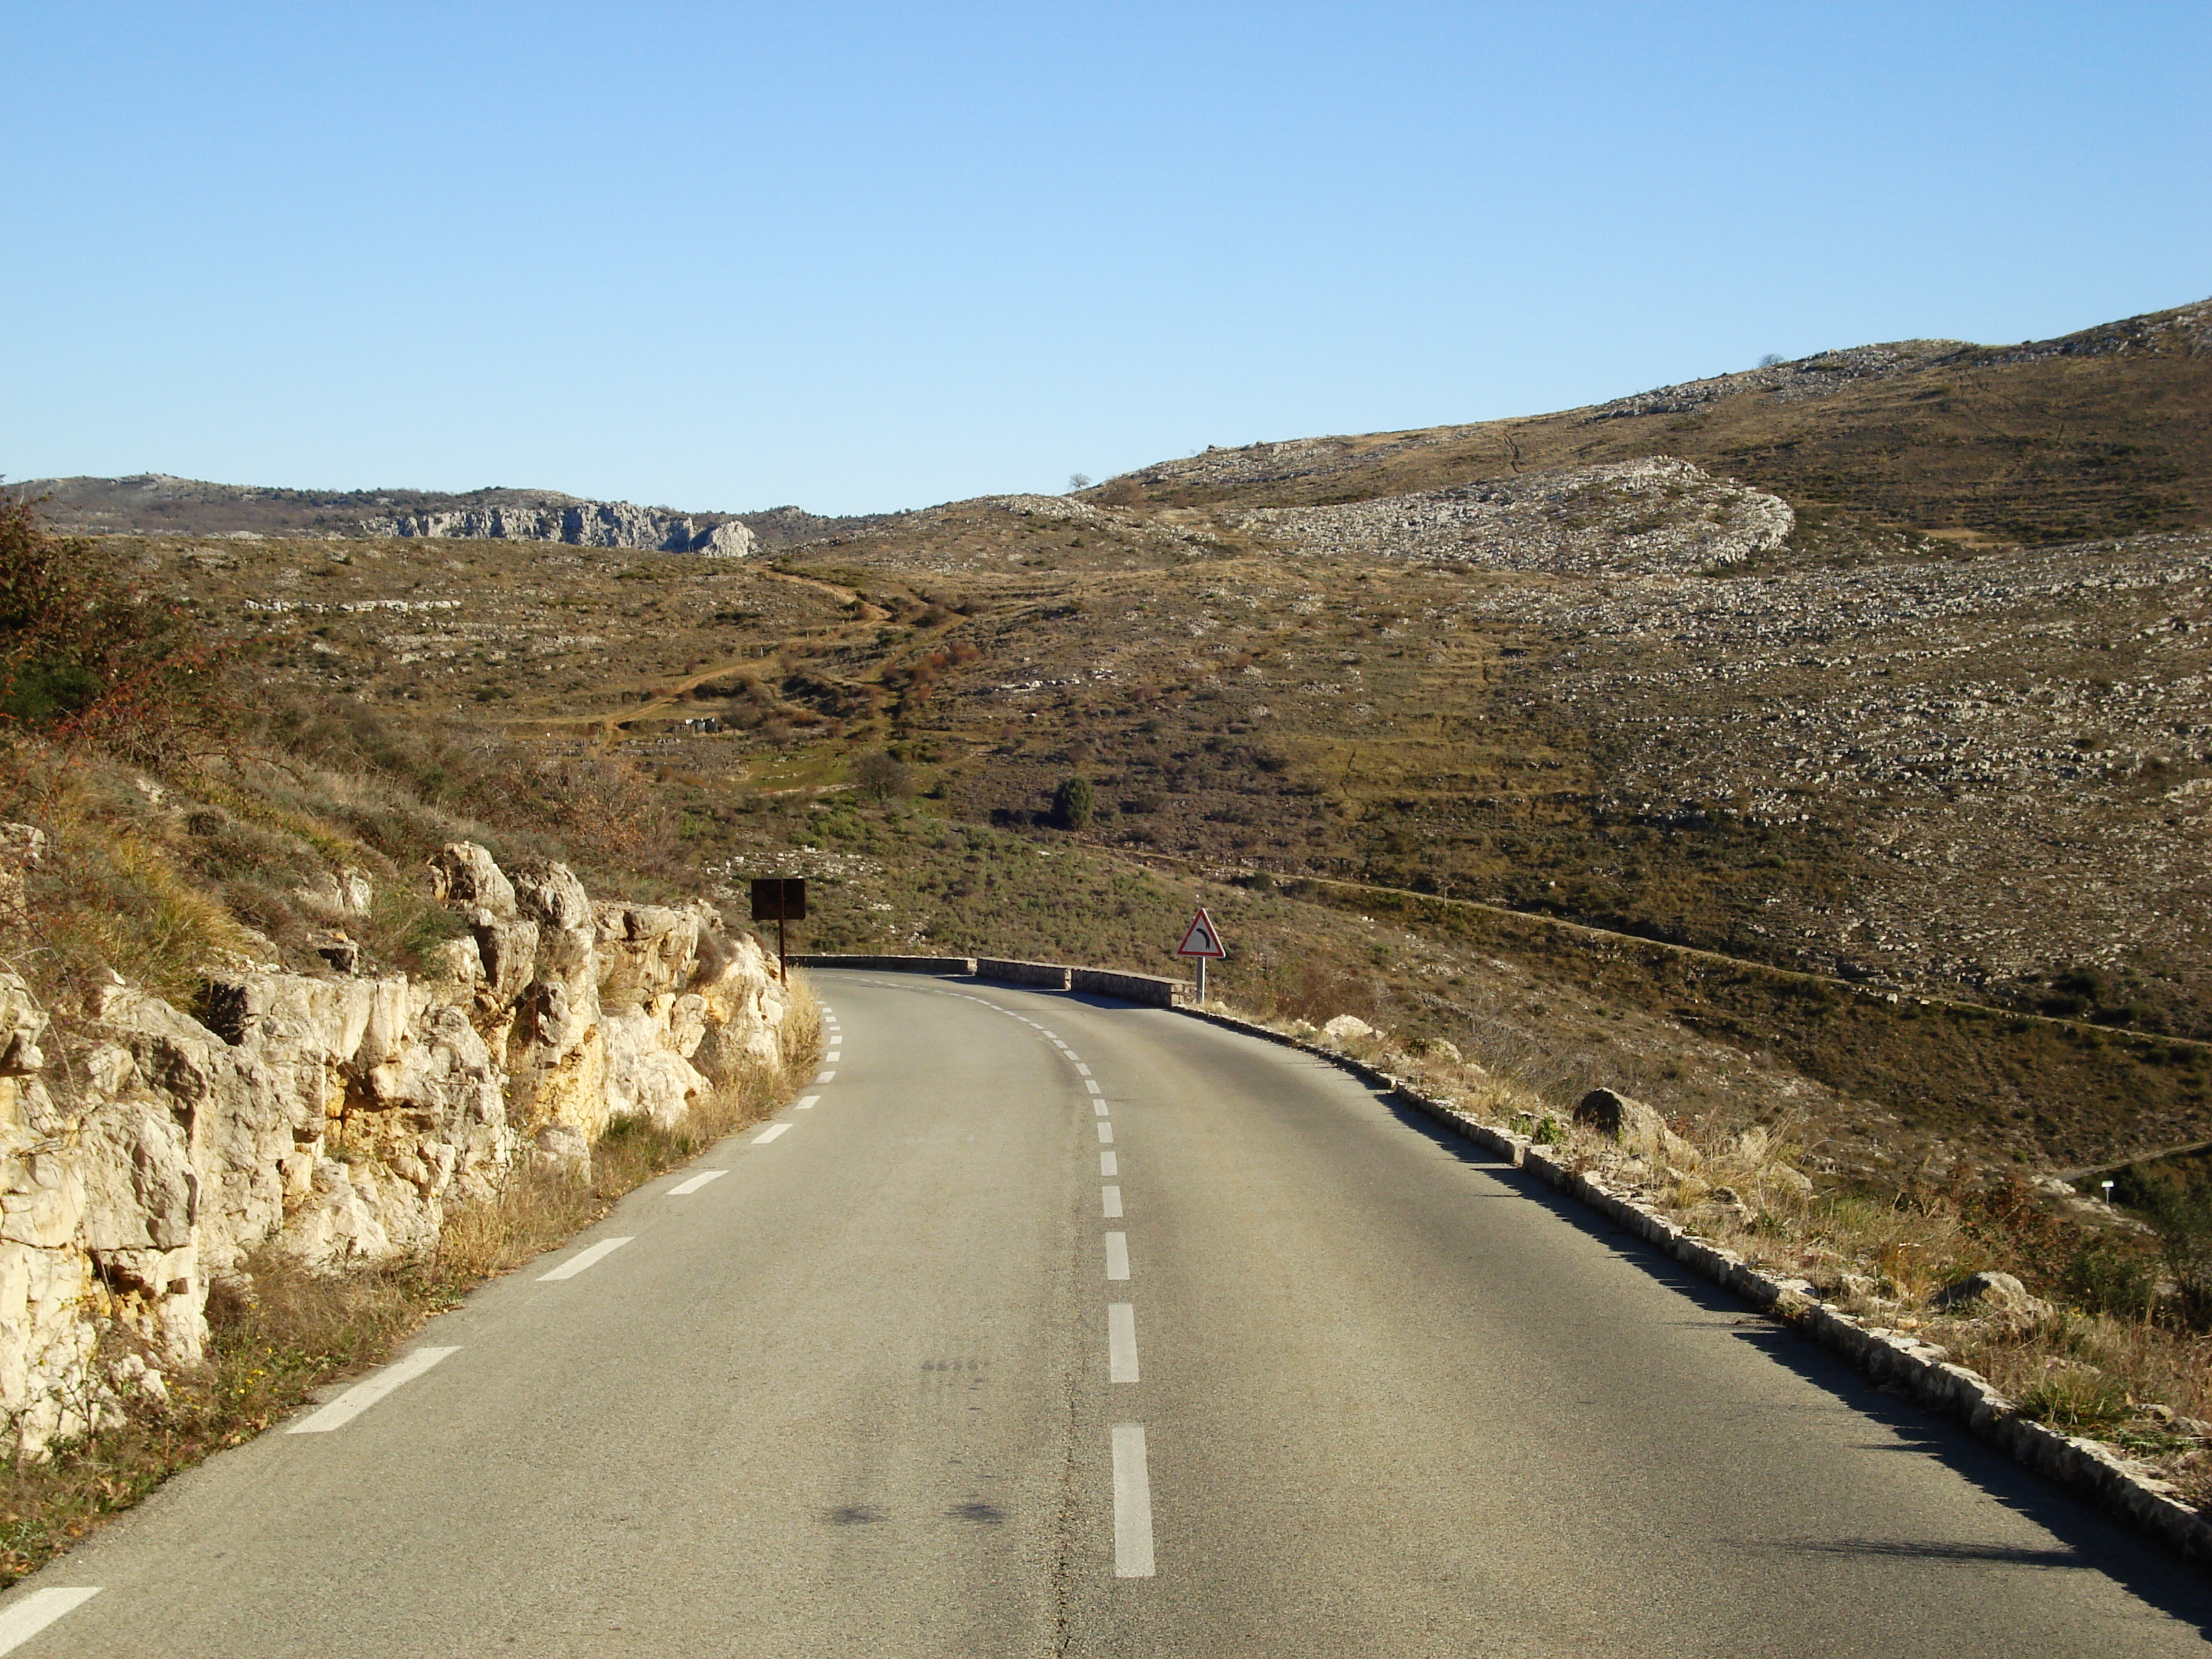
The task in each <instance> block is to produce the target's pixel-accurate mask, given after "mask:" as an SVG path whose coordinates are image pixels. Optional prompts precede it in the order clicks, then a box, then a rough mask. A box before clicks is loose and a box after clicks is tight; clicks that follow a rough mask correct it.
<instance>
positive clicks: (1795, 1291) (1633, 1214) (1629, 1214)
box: [1181, 1008, 2212, 1563]
mask: <svg viewBox="0 0 2212 1659" xmlns="http://www.w3.org/2000/svg"><path fill="white" fill-rule="evenodd" d="M1181 1012H1183V1013H1186V1014H1188V1015H1190V1016H1192V1017H1193V1018H1197V1019H1202V1020H1205V1021H1206V1022H1207V1023H1208V1024H1213V1025H1219V1026H1222V1027H1224V1028H1225V1029H1226V1030H1232V1031H1239V1032H1242V1033H1243V1034H1244V1035H1245V1036H1256V1037H1263V1038H1265V1039H1266V1040H1267V1041H1268V1042H1275V1043H1279V1044H1281V1045H1282V1046H1284V1047H1285V1048H1297V1049H1299V1050H1301V1051H1302V1052H1304V1053H1306V1054H1313V1055H1315V1056H1316V1057H1317V1058H1320V1059H1322V1060H1328V1061H1330V1062H1331V1063H1333V1064H1334V1065H1336V1066H1341V1067H1342V1068H1343V1069H1344V1070H1346V1071H1347V1072H1349V1073H1352V1075H1353V1076H1354V1077H1357V1078H1358V1079H1359V1080H1360V1081H1361V1082H1363V1083H1365V1084H1367V1085H1370V1087H1372V1088H1375V1089H1376V1090H1379V1091H1382V1092H1383V1093H1384V1094H1387V1095H1388V1096H1389V1097H1391V1098H1392V1099H1394V1100H1396V1101H1399V1102H1401V1103H1404V1104H1405V1105H1407V1106H1410V1107H1412V1108H1413V1109H1414V1110H1415V1111H1418V1112H1419V1113H1420V1114H1421V1115H1423V1116H1425V1117H1427V1118H1430V1119H1431V1120H1433V1121H1435V1122H1437V1123H1438V1124H1441V1125H1442V1126H1443V1127H1445V1128H1448V1129H1449V1130H1451V1131H1452V1132H1453V1133H1456V1134H1458V1135H1461V1136H1462V1137H1464V1138H1465V1139H1468V1140H1471V1141H1473V1142H1474V1144H1475V1145H1476V1146H1480V1147H1481V1148H1483V1149H1484V1150H1485V1151H1486V1152H1492V1153H1495V1154H1496V1155H1497V1156H1498V1157H1499V1158H1504V1160H1505V1161H1506V1162H1508V1163H1510V1164H1513V1165H1514V1166H1515V1167H1516V1168H1517V1169H1521V1170H1526V1171H1527V1172H1528V1174H1530V1175H1532V1176H1535V1177H1536V1178H1537V1179H1538V1180H1540V1181H1542V1182H1544V1183H1545V1184H1546V1185H1547V1186H1550V1187H1554V1188H1558V1189H1559V1191H1560V1192H1563V1193H1565V1194H1567V1195H1568V1196H1569V1197H1570V1198H1573V1199H1577V1200H1580V1201H1581V1202H1582V1203H1583V1204H1585V1205H1587V1206H1589V1208H1591V1209H1593V1210H1595V1211H1596V1212H1598V1213H1599V1214H1600V1215H1602V1216H1604V1217H1605V1218H1606V1219H1607V1220H1608V1221H1611V1222H1613V1223H1614V1224H1615V1225H1619V1226H1620V1227H1624V1228H1626V1230H1627V1231H1630V1232H1632V1233H1634V1234H1635V1235H1636V1236H1637V1237H1639V1238H1642V1239H1644V1240H1645V1241H1646V1242H1648V1243H1651V1244H1654V1245H1656V1246H1657V1247H1658V1248H1659V1249H1662V1250H1664V1251H1665V1252H1666V1253H1667V1254H1668V1255H1671V1256H1673V1257H1674V1259H1675V1260H1676V1261H1680V1262H1681V1263H1682V1264H1683V1265H1684V1266H1686V1267H1690V1268H1692V1269H1694V1270H1695V1271H1696V1272H1698V1273H1702V1274H1704V1275H1705V1277H1706V1278H1707V1279H1711V1280H1712V1281H1713V1282H1714V1283H1715V1284H1717V1285H1722V1286H1723V1287H1725V1288H1726V1289H1728V1290H1730V1291H1735V1293H1736V1294H1737V1295H1739V1296H1741V1297H1743V1298H1744V1299H1745V1300H1746V1301H1747V1302H1750V1303H1751V1304H1753V1305H1754V1306H1756V1307H1759V1308H1761V1309H1763V1310H1765V1311H1766V1312H1768V1313H1770V1314H1771V1315H1773V1316H1775V1317H1776V1318H1778V1319H1780V1320H1782V1321H1784V1322H1786V1323H1788V1324H1790V1325H1791V1326H1793V1327H1795V1328H1796V1330H1797V1331H1798V1332H1799V1333H1801V1334H1803V1335H1805V1336H1807V1337H1809V1338H1810V1339H1811V1340H1814V1341H1815V1342H1817V1343H1819V1344H1820V1346H1822V1347H1824V1348H1826V1349H1829V1350H1830V1351H1831V1352H1835V1353H1838V1354H1840V1355H1841V1356H1843V1357H1844V1358H1846V1359H1848V1360H1850V1362H1851V1363H1852V1364H1854V1365H1857V1367H1858V1368H1859V1369H1860V1370H1863V1371H1864V1372H1866V1373H1867V1375H1868V1376H1872V1377H1874V1378H1875V1379H1876V1380H1877V1381H1880V1382H1883V1383H1894V1384H1896V1385H1898V1386H1899V1387H1901V1388H1904V1389H1910V1390H1911V1394H1912V1395H1913V1397H1914V1398H1915V1399H1916V1400H1917V1401H1919V1402H1920V1403H1921V1404H1922V1405H1923V1406H1926V1407H1929V1408H1931V1409H1933V1410H1936V1411H1940V1412H1946V1413H1950V1414H1951V1415H1953V1416H1954V1417H1958V1418H1960V1419H1964V1421H1965V1422H1966V1425H1967V1426H1968V1427H1969V1428H1971V1429H1972V1431H1974V1433H1975V1434H1976V1435H1977V1436H1978V1437H1980V1438H1982V1439H1984V1440H1986V1441H1988V1442H1989V1443H1990V1444H1991V1445H1994V1446H1996V1447H1997V1448H1998V1449H2000V1450H2002V1451H2003V1452H2004V1453H2005V1454H2007V1455H2008V1456H2010V1457H2012V1458H2013V1459H2014V1460H2015V1462H2020V1463H2022V1464H2025V1465H2026V1466H2027V1468H2031V1469H2033V1470H2034V1471H2035V1472H2036V1473H2037V1474H2042V1475H2045V1476H2048V1477H2050V1478H2051V1479H2052V1480H2057V1481H2059V1482H2061V1483H2062V1484H2063V1485H2064V1486H2068V1487H2069V1488H2071V1489H2072V1490H2073V1491H2074V1492H2076V1493H2078V1494H2080V1495H2081V1496H2082V1497H2085V1498H2089V1499H2090V1500H2091V1501H2093V1502H2094V1503H2096V1504H2099V1505H2100V1506H2101V1507H2102V1508H2103V1509H2105V1510H2106V1511H2108V1512H2109V1513H2111V1514H2113V1515H2116V1516H2119V1517H2120V1518H2121V1519H2122V1520H2124V1521H2127V1522H2130V1523H2132V1524H2133V1525H2134V1526H2136V1528H2140V1529H2141V1530H2142V1531H2144V1532H2147V1533H2148V1534H2151V1536H2153V1537H2154V1538H2156V1539H2158V1540H2159V1541H2160V1542H2162V1543H2164V1544H2166V1545H2167V1546H2168V1547H2171V1548H2172V1549H2173V1550H2174V1551H2175V1552H2176V1553H2179V1554H2180V1555H2182V1556H2183V1557H2185V1558H2186V1559H2190V1560H2191V1561H2196V1562H2200V1563H2212V1521H2208V1520H2207V1519H2206V1518H2205V1517H2204V1516H2201V1515H2199V1514H2197V1511H2196V1510H2192V1509H2191V1508H2190V1506H2189V1505H2188V1504H2185V1503H2184V1502H2182V1501H2181V1498H2180V1497H2179V1493H2178V1492H2176V1490H2175V1489H2174V1488H2173V1487H2172V1486H2169V1485H2168V1484H2167V1483H2166V1482H2165V1481H2163V1480H2158V1479H2156V1478H2155V1477H2154V1476H2151V1475H2148V1474H2143V1473H2142V1472H2140V1471H2139V1470H2137V1469H2135V1468H2131V1467H2130V1466H2129V1464H2128V1463H2127V1462H2125V1461H2124V1460H2123V1459H2121V1458H2119V1457H2118V1456H2115V1455H2113V1453H2112V1450H2111V1449H2110V1448H2108V1447H2106V1446H2104V1445H2101V1444H2100V1443H2097V1442H2095V1441H2093V1440H2085V1439H2081V1438H2080V1437H2075V1436H2073V1435H2067V1434H2062V1433H2060V1432H2059V1431H2057V1430H2056V1429H2053V1428H2050V1427H2047V1426H2046V1425H2044V1424H2041V1423H2039V1422H2036V1421H2035V1420H2034V1419H2032V1418H2028V1417H2024V1416H2022V1415H2021V1413H2020V1410H2019V1408H2018V1407H2016V1406H2015V1405H2014V1403H2013V1402H2012V1401H2009V1400H2008V1399H2007V1398H2005V1396H2004V1395H2001V1394H1999V1393H1998V1392H1997V1391H1996V1389H1994V1388H1992V1387H1990V1383H1989V1382H1988V1380H1987V1379H1986V1378H1984V1377H1983V1376H1979V1375H1978V1373H1976V1372H1973V1371H1970V1370H1967V1369H1966V1367H1965V1366H1963V1365H1954V1364H1948V1363H1946V1362H1945V1360H1944V1359H1943V1358H1942V1350H1941V1349H1939V1348H1936V1347H1935V1346H1932V1345H1931V1344H1929V1343H1926V1342H1923V1341H1920V1340H1918V1339H1917V1338H1915V1337H1912V1336H1910V1335H1908V1334H1905V1333H1904V1332H1902V1331H1894V1330H1889V1329H1886V1328H1882V1327H1880V1326H1870V1325H1866V1324H1863V1323H1862V1322H1860V1321H1858V1320H1857V1319H1854V1318H1852V1317H1851V1316H1850V1315H1849V1314H1846V1313H1843V1312H1840V1311H1839V1310H1837V1309H1835V1308H1833V1307H1832V1306H1830V1305H1829V1304H1826V1303H1825V1302H1822V1301H1821V1300H1820V1297H1819V1294H1818V1292H1817V1291H1814V1287H1813V1286H1812V1285H1811V1284H1810V1283H1808V1281H1806V1280H1804V1279H1788V1278H1782V1277H1778V1276H1777V1275H1774V1274H1771V1273H1766V1272H1765V1271H1764V1270H1763V1269H1761V1268H1758V1267H1753V1266H1752V1265H1751V1264H1750V1263H1749V1262H1747V1261H1744V1259H1743V1258H1742V1257H1741V1256H1739V1255H1736V1254H1735V1251H1733V1250H1726V1249H1721V1248H1720V1247H1719V1246H1717V1245H1714V1244H1709V1243H1706V1242H1705V1240H1703V1239H1701V1238H1699V1237H1696V1236H1695V1235H1693V1234H1692V1233H1690V1232H1688V1231H1686V1230H1684V1229H1683V1228H1681V1227H1680V1226H1678V1225H1676V1224H1675V1223H1674V1222H1672V1221H1670V1220H1668V1218H1666V1217H1665V1216H1662V1215H1661V1214H1660V1213H1659V1212H1657V1211H1656V1210H1654V1209H1652V1208H1650V1206H1647V1205H1644V1204H1643V1203H1640V1202H1638V1200H1635V1199H1632V1198H1630V1197H1627V1196H1626V1195H1625V1194H1620V1193H1616V1192H1614V1191H1613V1190H1612V1189H1611V1188H1609V1187H1607V1185H1606V1184H1605V1183H1604V1182H1601V1181H1597V1180H1595V1179H1593V1178H1591V1177H1590V1176H1586V1175H1583V1174H1582V1173H1580V1172H1579V1171H1577V1170H1574V1169H1572V1168H1571V1167H1569V1166H1568V1165H1567V1164H1565V1163H1564V1162H1562V1161H1561V1160H1559V1159H1558V1158H1553V1157H1552V1156H1551V1155H1550V1154H1549V1153H1548V1152H1546V1151H1545V1150H1544V1149H1543V1148H1542V1147H1540V1146H1537V1145H1536V1144H1535V1143H1534V1142H1533V1141H1531V1140H1529V1139H1527V1138H1526V1137H1525V1136H1522V1135H1516V1134H1514V1133H1511V1132H1510V1131H1509V1130H1504V1129H1500V1128H1498V1127H1494V1126H1493V1125H1491V1124H1487V1123H1484V1122H1481V1121H1479V1120H1477V1119H1474V1118H1472V1117H1469V1116H1468V1115H1466V1114H1465V1113H1463V1112H1461V1111H1459V1110H1457V1109H1455V1108H1454V1107H1452V1106H1450V1105H1449V1104H1447V1103H1444V1102H1443V1101H1441V1100H1437V1099H1436V1098H1435V1097H1432V1096H1430V1095H1426V1094H1424V1093H1423V1092H1421V1091H1419V1089H1416V1088H1413V1086H1411V1085H1408V1084H1406V1083H1403V1082H1401V1081H1400V1080H1399V1079H1396V1078H1395V1077H1392V1076H1391V1075H1390V1074H1389V1073H1387V1072H1384V1071H1381V1070H1379V1069H1377V1068H1376V1067H1375V1066H1370V1065H1367V1064H1366V1063H1365V1062H1364V1061H1362V1060H1354V1059H1352V1057H1351V1056H1350V1055H1348V1054H1339V1053H1338V1052H1336V1050H1334V1049H1333V1048H1325V1047H1323V1046H1322V1045H1321V1044H1319V1043H1316V1042H1304V1041H1303V1040H1302V1039H1300V1038H1297V1037H1293V1036H1285V1034H1284V1033H1282V1032H1280V1031H1274V1030H1268V1029H1267V1027H1266V1026H1264V1025H1256V1024H1253V1023H1252V1022H1251V1021H1249V1020H1243V1019H1238V1018H1236V1017H1235V1016H1233V1015H1230V1014H1220V1013H1216V1012H1212V1010H1210V1009H1204V1008H1183V1009H1182V1010H1181Z"/></svg>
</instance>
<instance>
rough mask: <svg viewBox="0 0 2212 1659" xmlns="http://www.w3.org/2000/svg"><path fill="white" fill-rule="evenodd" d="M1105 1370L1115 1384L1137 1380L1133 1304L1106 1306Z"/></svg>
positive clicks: (1135, 1312) (1134, 1310)
mask: <svg viewBox="0 0 2212 1659" xmlns="http://www.w3.org/2000/svg"><path fill="white" fill-rule="evenodd" d="M1106 1370H1107V1374H1108V1376H1109V1377H1111V1378H1112V1380H1113V1381H1115V1382H1116V1383H1134V1382H1135V1381H1136V1380H1137V1310H1136V1306H1135V1304H1133V1303H1128V1302H1109V1303H1108V1304H1106Z"/></svg>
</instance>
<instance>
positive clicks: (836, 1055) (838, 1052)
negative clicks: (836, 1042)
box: [822, 1048, 845, 1060]
mask: <svg viewBox="0 0 2212 1659" xmlns="http://www.w3.org/2000/svg"><path fill="white" fill-rule="evenodd" d="M822 1058H823V1059H824V1060H842V1059H844V1058H845V1055H844V1052H843V1050H842V1049H838V1048H832V1049H831V1050H830V1051H829V1053H828V1054H824V1055H823V1056H822Z"/></svg>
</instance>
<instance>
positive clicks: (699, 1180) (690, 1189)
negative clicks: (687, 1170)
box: [668, 1170, 729, 1198]
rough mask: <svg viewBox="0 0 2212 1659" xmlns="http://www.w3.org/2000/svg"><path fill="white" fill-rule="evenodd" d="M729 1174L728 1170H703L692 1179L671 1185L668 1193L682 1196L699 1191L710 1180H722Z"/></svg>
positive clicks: (675, 1196) (673, 1196)
mask: <svg viewBox="0 0 2212 1659" xmlns="http://www.w3.org/2000/svg"><path fill="white" fill-rule="evenodd" d="M727 1174H729V1171H728V1170H700V1171H699V1173H698V1174H697V1175H695V1176H692V1177H691V1179H690V1180H689V1181H685V1182H679V1183H678V1184H677V1185H676V1186H673V1187H671V1188H669V1189H668V1195H669V1197H671V1198H682V1197H683V1196H684V1194H687V1193H696V1192H697V1191H698V1190H699V1189H700V1188H702V1187H703V1186H705V1185H706V1184H707V1183H708V1182H710V1181H720V1179H721V1178H722V1177H723V1176H726V1175H727Z"/></svg>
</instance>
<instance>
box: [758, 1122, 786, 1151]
mask: <svg viewBox="0 0 2212 1659" xmlns="http://www.w3.org/2000/svg"><path fill="white" fill-rule="evenodd" d="M788 1133H791V1125H789V1124H788V1123H771V1124H769V1126H768V1127H767V1128H765V1129H763V1130H762V1131H761V1132H760V1133H758V1134H757V1135H755V1136H754V1137H753V1143H752V1144H753V1145H754V1146H767V1145H768V1144H769V1141H771V1140H774V1139H775V1138H776V1137H777V1136H778V1135H781V1134H788Z"/></svg>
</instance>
